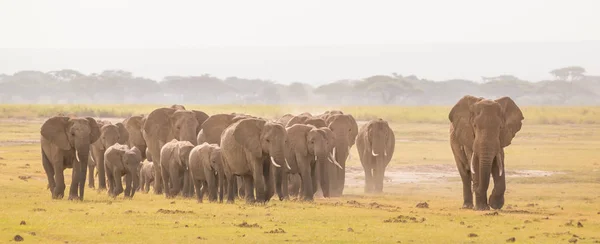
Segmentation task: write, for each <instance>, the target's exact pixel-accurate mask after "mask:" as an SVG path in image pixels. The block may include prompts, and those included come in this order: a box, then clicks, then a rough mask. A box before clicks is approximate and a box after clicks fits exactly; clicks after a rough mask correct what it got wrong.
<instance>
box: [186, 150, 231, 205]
mask: <svg viewBox="0 0 600 244" xmlns="http://www.w3.org/2000/svg"><path fill="white" fill-rule="evenodd" d="M189 164H190V166H189V171H190V174H191V178H192V180H193V182H194V186H195V187H196V189H197V190H196V196H197V198H198V202H202V198H203V195H204V192H205V191H208V193H209V195H208V199H209V201H211V202H215V201H217V190H218V195H219V202H223V194H224V182H225V173H224V171H223V160H222V158H221V148H220V147H219V145H217V144H208V143H206V142H204V143H202V144H200V145H198V146H196V147H194V148H193V149H192V151H191V152H190V159H189ZM217 188H218V189H217ZM198 189H202V191H200V190H198Z"/></svg>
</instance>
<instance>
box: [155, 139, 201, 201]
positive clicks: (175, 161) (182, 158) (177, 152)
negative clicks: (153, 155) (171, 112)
mask: <svg viewBox="0 0 600 244" xmlns="http://www.w3.org/2000/svg"><path fill="white" fill-rule="evenodd" d="M193 148H194V145H193V144H192V143H191V142H189V141H178V140H176V139H173V140H171V141H170V142H167V144H165V145H164V146H163V147H162V149H161V150H160V165H161V168H162V169H161V172H162V180H163V186H164V187H165V196H166V197H167V198H172V197H175V196H177V194H179V192H181V190H182V186H183V183H184V182H185V181H186V180H189V178H188V177H189V172H188V161H189V156H190V151H192V149H193Z"/></svg>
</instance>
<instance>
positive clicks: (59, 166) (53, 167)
mask: <svg viewBox="0 0 600 244" xmlns="http://www.w3.org/2000/svg"><path fill="white" fill-rule="evenodd" d="M40 134H41V138H40V144H41V148H42V165H43V167H44V171H45V172H46V175H47V177H48V188H49V189H50V192H51V193H52V198H53V199H60V198H63V197H64V191H65V179H64V170H65V168H73V173H72V181H71V188H70V191H69V199H70V200H76V199H79V200H83V196H84V189H85V178H86V174H87V169H88V166H87V165H88V159H89V152H90V147H91V144H92V143H94V142H96V140H98V138H99V137H100V128H99V127H98V124H97V123H96V120H94V119H93V118H90V117H87V118H69V117H65V116H55V117H52V118H50V119H48V120H46V121H45V122H44V124H42V127H41V129H40Z"/></svg>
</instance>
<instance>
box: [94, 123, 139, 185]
mask: <svg viewBox="0 0 600 244" xmlns="http://www.w3.org/2000/svg"><path fill="white" fill-rule="evenodd" d="M98 126H100V138H99V139H98V140H96V142H94V143H93V144H92V148H91V153H92V157H93V159H94V162H95V164H96V165H95V166H96V168H97V169H98V188H99V189H100V190H103V189H106V173H105V172H104V168H105V167H104V152H106V150H107V149H108V148H109V147H110V146H112V145H114V144H115V143H119V144H127V142H128V141H129V132H127V129H126V128H125V125H123V123H116V124H114V125H113V124H111V123H110V122H108V121H102V122H98ZM88 177H89V182H88V186H89V187H90V188H94V167H93V166H92V165H89V176H88Z"/></svg>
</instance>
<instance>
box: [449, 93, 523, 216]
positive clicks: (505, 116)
mask: <svg viewBox="0 0 600 244" xmlns="http://www.w3.org/2000/svg"><path fill="white" fill-rule="evenodd" d="M448 118H449V120H450V122H451V124H450V146H451V148H452V153H453V154H454V159H455V161H456V166H457V168H458V172H459V173H460V176H461V178H462V183H463V200H464V202H463V208H473V193H472V192H471V183H472V184H473V189H474V190H475V207H474V209H475V210H488V209H489V208H490V207H492V208H494V209H501V208H502V206H503V205H504V192H505V190H506V180H505V173H504V172H505V171H504V159H505V158H504V148H505V147H507V146H508V145H510V144H511V142H512V139H513V138H514V137H515V135H516V134H517V132H519V131H520V130H521V126H522V121H523V120H524V119H525V117H523V113H522V112H521V109H519V107H518V106H517V104H516V103H515V102H514V101H513V100H512V99H510V98H509V97H502V98H498V99H496V100H488V99H484V98H481V97H474V96H469V95H467V96H464V97H463V98H461V99H460V100H459V101H458V102H457V103H456V105H454V107H453V108H452V110H451V111H450V113H449V115H448ZM490 174H491V175H492V177H493V179H494V189H493V190H492V194H491V195H490V197H489V205H488V199H487V190H488V187H489V181H490Z"/></svg>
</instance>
